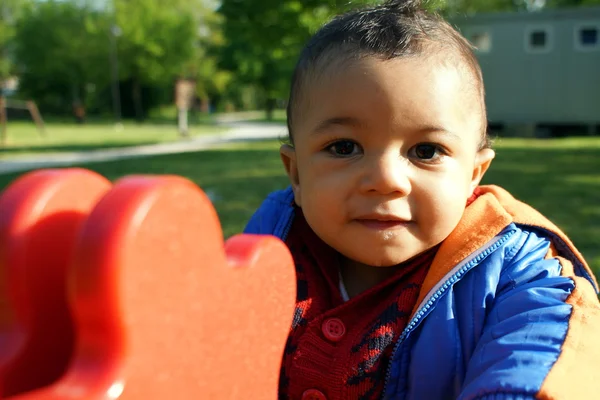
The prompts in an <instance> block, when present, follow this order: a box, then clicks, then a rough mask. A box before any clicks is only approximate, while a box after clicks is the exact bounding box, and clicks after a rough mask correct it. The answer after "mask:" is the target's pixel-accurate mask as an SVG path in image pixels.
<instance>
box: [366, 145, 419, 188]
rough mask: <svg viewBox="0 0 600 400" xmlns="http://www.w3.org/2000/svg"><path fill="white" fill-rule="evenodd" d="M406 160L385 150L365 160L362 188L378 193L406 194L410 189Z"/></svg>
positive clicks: (395, 153)
mask: <svg viewBox="0 0 600 400" xmlns="http://www.w3.org/2000/svg"><path fill="white" fill-rule="evenodd" d="M408 173H409V165H408V162H407V161H406V160H405V159H404V158H403V157H401V156H400V155H399V154H398V153H397V152H387V153H385V154H381V155H379V156H377V157H373V158H372V159H371V160H369V161H367V163H366V165H365V174H364V178H363V180H362V190H363V191H365V192H374V193H380V194H386V195H388V194H393V193H397V194H398V195H407V194H408V193H409V192H410V190H411V185H410V179H409V175H408Z"/></svg>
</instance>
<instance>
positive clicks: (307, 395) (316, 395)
mask: <svg viewBox="0 0 600 400" xmlns="http://www.w3.org/2000/svg"><path fill="white" fill-rule="evenodd" d="M302 400H327V397H325V395H324V394H323V392H321V391H319V390H317V389H308V390H307V391H306V392H304V393H302Z"/></svg>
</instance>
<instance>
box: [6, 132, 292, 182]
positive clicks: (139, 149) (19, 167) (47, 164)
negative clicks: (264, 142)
mask: <svg viewBox="0 0 600 400" xmlns="http://www.w3.org/2000/svg"><path fill="white" fill-rule="evenodd" d="M221 125H223V126H226V127H228V128H229V130H227V131H225V132H220V133H214V134H204V135H200V136H196V137H193V138H191V139H188V140H181V141H178V142H172V143H157V144H150V145H142V146H131V147H121V148H115V149H103V150H88V151H78V152H68V153H55V154H47V155H39V156H35V157H24V158H18V159H14V160H5V161H0V175H2V174H9V173H15V172H21V171H28V170H31V169H37V168H53V167H67V166H71V165H76V164H85V163H93V162H103V161H115V160H122V159H127V158H135V157H148V156H156V155H163V154H177V153H189V152H195V151H201V150H206V149H210V148H214V147H216V146H221V145H223V144H227V143H234V142H245V141H252V140H261V139H277V138H283V137H285V135H286V133H287V129H286V127H285V125H280V124H273V123H259V122H237V121H231V122H223V123H222V124H221Z"/></svg>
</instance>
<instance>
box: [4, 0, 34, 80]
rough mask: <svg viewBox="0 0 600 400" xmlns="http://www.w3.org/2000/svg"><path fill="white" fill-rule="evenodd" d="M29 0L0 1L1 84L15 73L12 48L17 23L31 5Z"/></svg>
mask: <svg viewBox="0 0 600 400" xmlns="http://www.w3.org/2000/svg"><path fill="white" fill-rule="evenodd" d="M29 3H30V1H29V0H2V1H0V82H2V81H3V80H5V79H6V78H8V77H9V76H10V75H11V73H12V72H13V55H12V46H11V44H12V43H13V39H14V34H15V29H14V25H15V21H16V20H17V19H18V18H19V17H20V15H21V11H22V10H23V9H25V7H27V6H28V5H29Z"/></svg>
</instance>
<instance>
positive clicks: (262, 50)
mask: <svg viewBox="0 0 600 400" xmlns="http://www.w3.org/2000/svg"><path fill="white" fill-rule="evenodd" d="M365 3H366V2H351V3H348V2H347V1H339V2H338V1H335V0H303V1H300V0H288V1H280V0H260V1H259V0H223V1H222V3H221V7H220V8H219V13H220V14H221V15H223V17H224V18H225V21H224V24H223V35H224V37H225V44H224V46H223V49H222V54H221V63H222V65H223V66H224V68H226V69H229V70H231V71H234V72H235V74H236V82H237V83H238V84H240V83H241V84H244V83H245V84H247V83H254V84H257V85H258V86H259V87H260V88H261V89H262V91H263V95H264V97H265V100H266V101H267V103H268V101H269V100H271V101H272V100H273V99H276V98H283V97H285V95H286V93H287V90H288V85H289V78H290V76H291V74H292V71H293V68H294V65H295V62H296V60H297V58H298V55H299V53H300V50H301V49H302V46H303V45H304V44H305V43H306V42H307V40H308V39H309V38H310V36H311V34H313V33H314V32H315V31H316V30H317V29H318V28H319V27H320V26H321V25H322V24H323V23H325V22H326V21H327V20H329V19H330V18H331V17H332V16H333V15H335V14H337V13H339V12H341V11H344V10H347V9H349V8H350V7H355V6H357V5H362V4H365ZM271 104H272V103H271Z"/></svg>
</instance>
